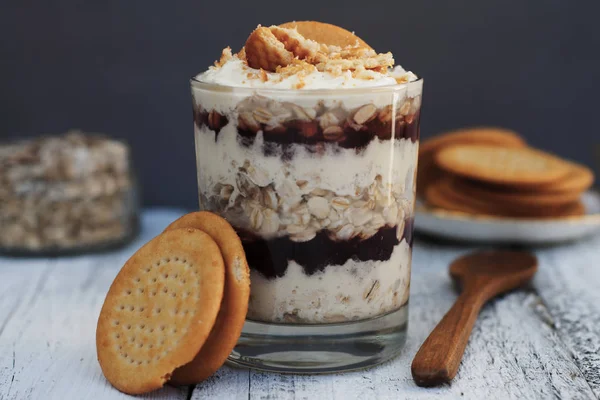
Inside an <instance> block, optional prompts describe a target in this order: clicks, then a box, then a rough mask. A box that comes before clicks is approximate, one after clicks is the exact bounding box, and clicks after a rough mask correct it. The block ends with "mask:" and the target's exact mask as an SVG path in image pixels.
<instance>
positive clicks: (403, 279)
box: [248, 240, 411, 323]
mask: <svg viewBox="0 0 600 400" xmlns="http://www.w3.org/2000/svg"><path fill="white" fill-rule="evenodd" d="M410 267H411V248H410V246H409V245H408V243H406V241H405V240H403V241H402V242H400V244H398V245H397V246H396V247H395V248H394V251H393V253H392V256H391V258H390V259H389V260H387V261H354V260H348V262H346V263H345V264H344V265H331V266H328V267H327V268H325V269H324V270H323V271H322V272H319V273H317V274H314V275H311V276H308V275H306V274H305V273H304V271H303V269H302V267H301V266H300V265H298V264H297V263H296V262H294V261H290V262H289V264H288V268H287V272H286V274H285V275H284V276H282V277H281V278H277V279H267V278H265V277H264V276H262V275H261V274H260V273H259V272H257V271H255V270H251V271H250V280H251V282H252V293H251V295H250V303H249V304H248V318H249V319H253V320H258V321H269V322H295V323H333V322H343V321H355V320H361V319H365V318H371V317H374V316H377V315H381V314H385V313H388V312H391V311H394V310H397V309H398V308H399V307H400V306H402V305H403V304H405V303H406V301H407V300H408V294H409V282H410Z"/></svg>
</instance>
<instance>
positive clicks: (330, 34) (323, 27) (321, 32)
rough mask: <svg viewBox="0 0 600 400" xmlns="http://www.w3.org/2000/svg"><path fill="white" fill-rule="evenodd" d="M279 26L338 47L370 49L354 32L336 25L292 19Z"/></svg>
mask: <svg viewBox="0 0 600 400" xmlns="http://www.w3.org/2000/svg"><path fill="white" fill-rule="evenodd" d="M279 26H280V27H281V28H289V29H294V28H295V29H297V30H298V32H299V33H300V34H301V35H302V36H304V37H305V38H306V39H310V40H314V41H315V42H318V43H322V44H326V45H330V46H339V47H342V48H344V47H348V46H351V47H355V46H356V47H366V48H369V49H371V46H369V45H368V44H367V43H366V42H365V41H364V40H362V39H361V38H359V37H358V36H356V35H355V34H354V33H352V32H350V31H348V30H346V29H344V28H341V27H339V26H336V25H332V24H327V23H324V22H317V21H292V22H286V23H284V24H281V25H279Z"/></svg>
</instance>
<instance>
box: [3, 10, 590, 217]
mask: <svg viewBox="0 0 600 400" xmlns="http://www.w3.org/2000/svg"><path fill="white" fill-rule="evenodd" d="M598 15H600V2H599V1H598V0H589V1H567V0H544V1H540V0H538V1H534V0H485V1H481V0H468V1H440V0H417V1H389V2H374V1H365V0H362V1H359V0H345V1H327V0H303V1H302V2H294V1H271V0H269V1H261V2H259V1H245V2H233V1H219V0H212V1H210V2H208V1H205V0H194V1H190V0H176V1H164V0H163V1H157V0H146V1H137V0H136V1H134V0H104V1H83V0H80V1H76V0H65V1H27V0H0V38H1V39H0V76H1V77H2V79H1V83H0V110H1V112H0V116H1V118H0V139H5V138H13V137H24V136H29V135H32V134H40V133H56V132H62V131H65V130H67V129H69V128H81V129H84V130H89V131H101V132H106V133H109V134H111V135H114V136H115V137H119V138H125V139H127V140H128V141H129V142H130V143H131V144H132V145H133V148H134V152H135V158H136V164H137V168H138V170H139V174H140V176H141V180H142V183H143V188H144V191H143V198H144V201H145V203H146V204H147V205H173V206H184V207H188V208H195V207H196V206H197V197H196V180H195V173H196V172H195V166H194V165H195V164H194V147H193V129H192V121H191V100H190V94H189V92H190V91H189V84H188V79H189V78H190V77H191V76H192V75H195V74H196V73H197V72H200V71H201V70H204V69H205V68H206V67H207V66H208V65H209V64H211V63H212V62H213V61H214V59H216V58H218V56H219V54H220V51H221V49H222V48H223V47H225V46H227V45H231V46H232V47H233V48H234V49H238V48H239V47H241V46H242V44H243V43H244V41H245V39H246V37H247V35H248V34H249V32H250V31H251V30H252V29H253V28H254V27H255V26H256V25H257V24H258V23H261V24H263V25H269V24H278V23H281V22H285V21H288V20H304V19H314V20H321V21H326V22H331V23H334V24H338V25H341V26H344V27H346V28H349V29H351V30H355V31H356V32H357V34H358V35H360V36H361V37H362V38H364V39H365V40H366V41H367V42H368V43H369V44H371V45H372V46H373V47H374V48H375V49H377V50H379V51H387V50H391V51H392V52H393V53H394V56H395V58H396V61H397V62H398V63H400V64H401V65H403V66H404V67H405V68H407V69H410V70H412V71H414V72H416V73H417V74H419V75H421V76H422V77H424V79H425V93H424V100H423V101H424V109H423V120H422V136H423V137H428V136H431V135H433V134H435V133H437V132H440V131H443V130H445V129H451V128H457V127H461V126H465V125H475V124H496V125H503V126H506V127H510V128H514V129H516V130H517V131H519V132H521V133H522V134H523V135H524V136H525V137H526V138H527V139H528V140H529V141H530V142H531V143H532V144H534V145H536V146H539V147H542V148H545V149H549V150H552V151H554V152H556V153H559V154H560V155H562V156H565V157H569V158H573V159H576V160H579V161H581V162H584V163H586V164H588V165H590V166H594V151H595V150H594V149H596V146H597V144H598V143H600V139H599V137H598V135H599V132H600V126H599V125H600V123H599V122H598V121H599V119H600V101H599V94H600V79H599V78H600V24H598Z"/></svg>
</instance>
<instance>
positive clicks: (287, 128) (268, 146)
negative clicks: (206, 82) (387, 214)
mask: <svg viewBox="0 0 600 400" xmlns="http://www.w3.org/2000/svg"><path fill="white" fill-rule="evenodd" d="M247 114H249V113H248V112H246V113H245V114H244V116H242V115H240V117H239V118H238V125H237V132H238V135H239V137H240V143H241V144H242V145H245V146H252V145H253V144H254V140H255V138H256V135H257V134H258V133H259V132H262V133H263V138H264V147H263V152H264V153H265V154H266V155H269V154H273V153H277V152H278V153H286V152H289V147H290V146H291V145H293V144H296V145H304V146H306V147H307V148H308V149H309V150H311V151H314V152H317V153H318V152H320V149H324V145H325V144H328V143H331V144H336V145H337V146H336V147H338V148H345V149H356V150H357V151H361V150H363V149H364V148H366V147H367V146H368V144H369V143H370V142H371V141H372V140H374V139H375V138H379V139H380V140H390V139H392V138H395V139H409V140H411V141H412V142H413V143H414V142H416V141H418V140H419V135H420V126H419V125H420V110H416V112H415V113H414V114H411V115H406V116H398V117H397V118H396V119H395V120H392V119H391V118H389V119H386V118H379V117H377V116H375V117H370V118H367V119H366V120H364V121H363V120H362V119H359V120H358V121H360V123H357V122H356V120H355V118H356V117H352V114H349V115H348V116H342V117H340V118H342V120H341V121H340V120H339V119H337V118H336V121H337V122H336V124H335V125H327V124H328V123H329V122H327V123H323V122H322V121H323V119H319V117H316V118H315V119H313V120H309V121H305V120H299V119H290V120H285V121H279V122H278V123H277V125H270V124H269V123H264V122H257V121H256V120H252V122H251V123H249V122H248V118H250V117H248V116H247ZM375 115H376V114H375ZM330 118H334V117H330ZM325 120H327V119H325ZM194 121H195V123H196V125H197V126H198V127H203V126H205V127H207V128H208V129H209V130H211V131H213V132H215V140H216V139H217V138H218V135H219V132H220V131H221V129H222V128H223V127H224V126H225V125H227V124H228V123H229V119H228V118H227V117H226V116H223V115H221V114H219V113H218V112H216V111H214V110H213V111H206V110H203V109H201V108H198V109H196V110H194Z"/></svg>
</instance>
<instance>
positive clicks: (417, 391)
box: [198, 243, 593, 400]
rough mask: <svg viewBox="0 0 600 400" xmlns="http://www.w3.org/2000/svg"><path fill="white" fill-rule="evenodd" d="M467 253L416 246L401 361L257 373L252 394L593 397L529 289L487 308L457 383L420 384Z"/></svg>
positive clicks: (258, 396) (284, 396)
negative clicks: (345, 369) (316, 371)
mask: <svg viewBox="0 0 600 400" xmlns="http://www.w3.org/2000/svg"><path fill="white" fill-rule="evenodd" d="M464 251H465V249H464V248H461V247H437V246H431V245H425V244H421V243H419V244H418V245H417V246H416V247H415V258H414V264H413V283H412V285H411V288H412V291H413V293H412V294H411V303H410V313H411V316H410V325H409V339H408V341H407V345H406V348H405V351H404V352H403V353H402V354H401V355H400V356H399V357H398V358H396V359H395V360H393V361H392V362H389V363H387V364H385V365H382V366H379V367H376V368H373V369H371V370H368V371H361V372H354V373H348V374H335V375H327V376H293V375H278V374H265V373H260V372H251V374H250V394H251V396H250V398H251V399H312V398H323V399H344V400H346V399H396V398H410V399H430V398H431V399H434V398H440V397H447V398H465V399H482V398H515V399H517V398H518V399H523V398H534V399H535V398H544V399H545V398H584V399H585V398H593V393H592V391H591V390H590V387H589V386H588V384H587V382H586V381H585V379H584V378H583V376H582V375H581V372H580V371H579V369H578V367H577V366H576V365H575V364H574V363H573V360H572V359H571V357H570V354H569V352H568V350H567V349H566V348H565V347H564V345H563V344H562V343H561V341H560V339H559V338H558V336H557V334H556V333H555V332H554V331H553V329H552V328H551V327H549V326H548V325H547V324H546V323H545V322H544V319H543V318H541V317H540V307H542V308H543V306H542V305H541V304H540V302H539V299H538V297H537V296H536V295H535V294H532V293H528V292H517V293H513V294H510V295H507V296H505V297H503V298H501V299H499V300H497V301H495V302H494V303H492V304H490V305H488V306H487V307H486V308H485V309H484V310H483V312H482V315H481V318H480V319H479V320H478V322H477V324H476V327H475V329H474V331H473V336H472V338H471V341H470V343H469V346H468V347H467V351H466V354H465V357H464V360H463V364H462V365H461V369H460V371H459V374H458V376H457V377H456V379H455V380H454V382H453V383H452V384H451V385H448V386H445V387H441V388H434V389H423V388H419V387H417V386H416V385H415V384H414V383H413V381H412V378H411V375H410V363H411V361H412V357H413V356H414V354H415V353H416V351H417V350H418V348H419V346H420V345H421V343H422V342H423V340H424V339H425V337H426V336H427V335H428V333H429V332H430V331H431V329H432V328H433V327H434V326H435V324H436V323H437V322H438V321H439V319H440V318H441V317H442V316H443V314H444V313H445V312H446V310H447V309H448V308H449V307H450V305H451V303H452V302H453V301H454V299H455V297H456V293H455V292H454V290H453V288H452V285H451V283H450V279H449V278H448V274H447V265H448V264H449V262H450V261H451V260H453V259H454V258H456V257H457V256H459V255H460V254H461V253H463V252H464ZM541 311H542V312H543V310H541ZM198 398H201V397H198ZM223 398H226V397H223ZM229 398H234V397H229Z"/></svg>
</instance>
